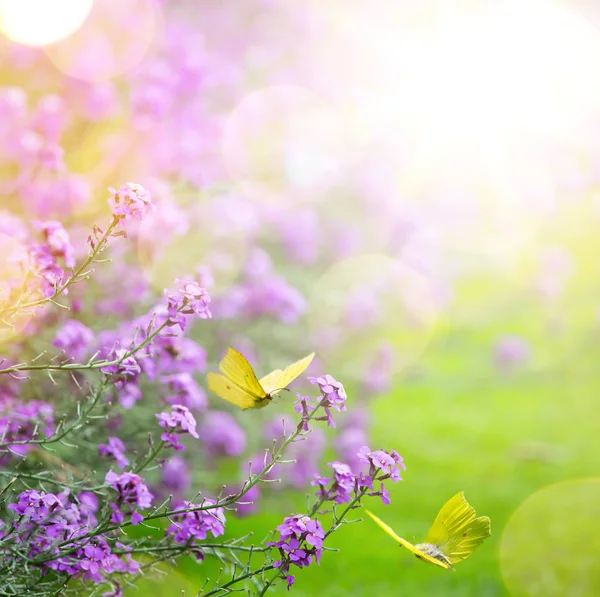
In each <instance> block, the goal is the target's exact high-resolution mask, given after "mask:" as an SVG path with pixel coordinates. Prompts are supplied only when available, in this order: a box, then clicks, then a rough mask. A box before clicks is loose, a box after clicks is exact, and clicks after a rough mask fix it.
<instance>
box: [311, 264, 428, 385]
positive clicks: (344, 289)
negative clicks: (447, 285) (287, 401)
mask: <svg viewBox="0 0 600 597" xmlns="http://www.w3.org/2000/svg"><path fill="white" fill-rule="evenodd" d="M438 310H439V308H438V303H437V301H436V298H435V291H434V288H433V285H432V283H431V281H430V280H429V279H428V278H427V277H425V276H423V275H422V274H420V273H418V272H417V271H416V270H414V269H412V268H410V267H408V266H407V265H405V264H403V263H402V262H400V261H398V260H396V259H394V258H392V257H389V256H387V255H383V254H363V255H357V256H353V257H350V258H348V259H345V260H343V261H340V262H338V263H336V264H334V265H333V266H332V267H331V268H329V270H327V271H326V272H325V273H324V274H323V275H322V276H321V277H320V278H319V280H318V281H317V282H316V284H315V285H314V286H313V288H312V291H311V294H310V297H309V312H308V325H309V329H310V333H311V336H312V340H313V342H314V344H315V345H316V346H319V356H320V357H321V359H322V360H323V362H324V365H325V366H326V368H328V369H329V368H331V369H332V370H333V369H334V368H335V370H336V371H339V372H340V373H339V375H340V377H343V378H351V379H354V380H364V378H365V377H368V375H369V373H368V371H369V369H370V368H371V367H376V368H377V366H378V365H379V364H380V363H378V362H375V361H377V360H378V359H379V358H380V357H378V354H379V353H380V351H381V349H382V347H384V348H385V352H386V353H387V356H386V357H385V358H386V359H387V360H388V364H387V369H388V371H389V374H390V377H392V378H393V377H394V376H396V375H398V374H400V373H402V372H405V371H406V370H407V369H408V368H410V367H411V366H413V365H414V364H415V363H416V362H417V361H418V360H419V359H420V357H421V355H422V354H423V352H424V351H425V349H426V348H427V345H428V344H429V342H430V340H431V337H432V335H433V332H434V326H435V321H436V318H437V314H438ZM381 358H383V357H381Z"/></svg>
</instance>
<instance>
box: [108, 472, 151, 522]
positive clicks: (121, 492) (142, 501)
mask: <svg viewBox="0 0 600 597" xmlns="http://www.w3.org/2000/svg"><path fill="white" fill-rule="evenodd" d="M104 483H105V484H106V485H110V486H111V487H112V488H113V489H114V490H115V491H116V492H117V494H118V497H117V503H116V504H111V506H112V508H113V516H112V521H113V522H114V523H119V522H123V520H124V512H123V507H125V506H126V507H127V508H126V510H128V511H130V510H131V509H132V508H134V507H138V508H141V509H142V510H144V509H146V508H149V507H150V506H151V505H152V499H153V497H154V496H153V495H152V494H151V493H150V491H148V488H147V487H146V485H144V482H143V481H142V478H141V477H140V476H139V475H136V474H135V473H121V474H120V475H117V473H114V472H112V471H111V472H109V473H107V474H106V478H105V480H104ZM142 520H143V517H142V515H141V514H139V513H138V512H133V513H132V515H131V522H132V523H133V524H138V523H139V522H141V521H142Z"/></svg>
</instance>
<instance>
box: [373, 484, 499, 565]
mask: <svg viewBox="0 0 600 597" xmlns="http://www.w3.org/2000/svg"><path fill="white" fill-rule="evenodd" d="M367 514H368V515H369V516H370V517H371V518H372V519H373V520H374V521H375V522H376V523H377V524H378V525H379V526H380V527H381V528H382V529H383V530H384V531H385V532H386V533H387V534H388V535H389V536H390V537H392V538H393V539H395V540H396V541H398V543H400V545H402V546H403V547H406V549H408V550H409V551H411V552H412V553H414V554H415V555H416V556H417V557H418V558H419V559H421V560H424V561H425V562H429V563H430V564H434V565H435V566H440V567H441V568H445V569H446V570H454V568H453V567H452V564H455V563H456V562H460V561H461V560H464V559H466V558H468V557H469V556H470V555H471V554H472V553H473V552H474V551H475V548H476V547H477V546H478V545H479V544H480V543H482V542H483V541H484V540H485V539H487V537H489V536H490V535H491V527H490V519H489V518H488V517H487V516H479V517H478V518H475V510H474V508H473V507H472V506H471V505H470V504H469V502H467V500H466V499H465V494H464V493H463V492H462V491H461V492H460V493H457V494H456V495H455V496H454V497H452V498H450V499H449V500H448V501H447V502H446V503H445V504H444V505H443V506H442V509H441V510H440V512H439V514H438V515H437V517H436V519H435V521H434V522H433V525H432V526H431V529H429V533H427V537H425V541H424V542H423V543H418V544H417V545H413V544H412V543H409V542H408V541H406V539H402V537H398V535H396V533H394V531H393V530H392V529H391V528H390V527H389V526H388V525H387V524H385V522H383V521H382V520H380V519H379V518H377V516H375V515H374V514H372V513H371V512H369V511H368V510H367Z"/></svg>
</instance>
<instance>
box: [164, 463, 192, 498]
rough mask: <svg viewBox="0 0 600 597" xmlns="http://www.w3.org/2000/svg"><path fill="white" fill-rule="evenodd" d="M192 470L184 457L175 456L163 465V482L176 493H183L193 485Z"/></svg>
mask: <svg viewBox="0 0 600 597" xmlns="http://www.w3.org/2000/svg"><path fill="white" fill-rule="evenodd" d="M191 482H192V480H191V477H190V470H189V467H188V465H187V463H186V462H185V460H184V459H183V458H181V457H180V456H173V457H172V458H170V459H169V460H167V461H166V462H165V463H164V464H163V465H162V484H163V485H164V486H165V487H166V488H167V489H168V490H169V491H172V492H173V493H175V494H181V493H183V492H185V491H186V490H188V489H189V488H190V485H191Z"/></svg>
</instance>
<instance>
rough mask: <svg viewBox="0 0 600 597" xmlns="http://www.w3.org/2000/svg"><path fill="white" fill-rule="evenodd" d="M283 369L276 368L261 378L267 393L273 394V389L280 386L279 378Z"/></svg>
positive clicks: (261, 383)
mask: <svg viewBox="0 0 600 597" xmlns="http://www.w3.org/2000/svg"><path fill="white" fill-rule="evenodd" d="M282 373H283V371H282V370H281V369H275V371H271V373H269V374H267V375H265V376H264V377H261V378H260V381H259V383H260V385H261V386H262V388H263V390H264V391H265V392H266V393H267V394H271V393H272V392H273V390H275V389H276V388H278V387H279V379H280V378H281V374H282Z"/></svg>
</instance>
